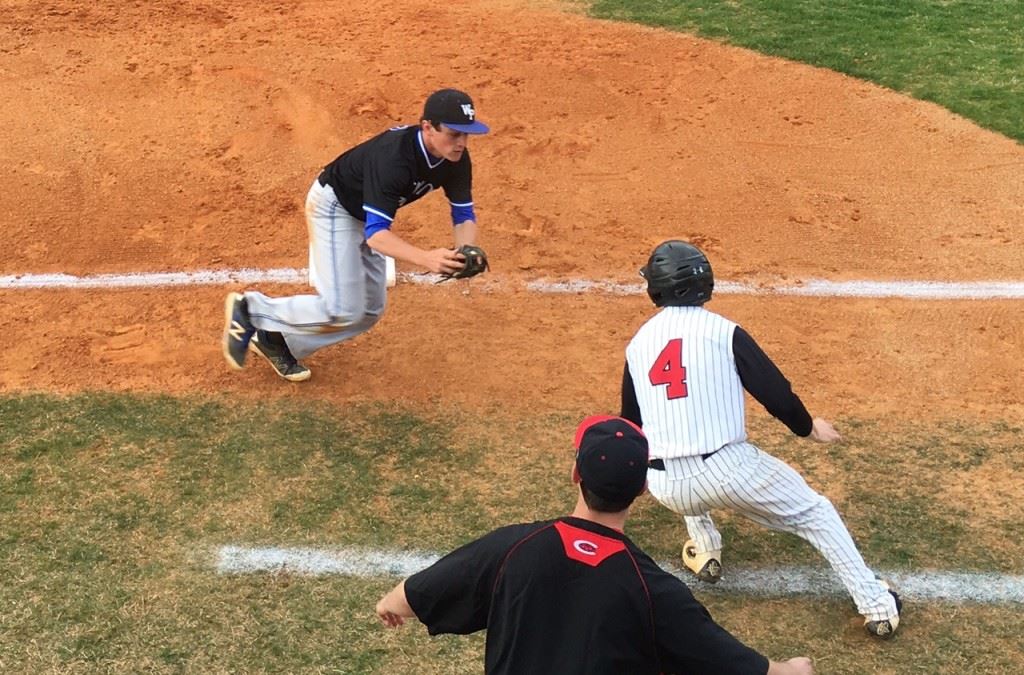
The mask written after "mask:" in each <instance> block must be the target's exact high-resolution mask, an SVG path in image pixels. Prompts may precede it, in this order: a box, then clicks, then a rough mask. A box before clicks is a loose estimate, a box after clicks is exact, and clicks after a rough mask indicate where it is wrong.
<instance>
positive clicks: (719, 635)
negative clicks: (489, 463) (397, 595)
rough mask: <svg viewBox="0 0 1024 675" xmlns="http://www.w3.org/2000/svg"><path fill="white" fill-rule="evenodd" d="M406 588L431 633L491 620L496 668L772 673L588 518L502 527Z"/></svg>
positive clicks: (618, 536) (685, 593)
mask: <svg viewBox="0 0 1024 675" xmlns="http://www.w3.org/2000/svg"><path fill="white" fill-rule="evenodd" d="M405 594H406V598H407V599H408V601H409V605H410V606H411V607H412V609H413V611H414V612H415V613H416V617H417V618H418V619H419V620H420V621H421V622H423V623H424V624H425V625H426V626H427V630H428V631H429V632H430V634H431V635H437V634H439V633H457V634H465V633H472V632H475V631H479V630H484V629H486V630H487V647H486V659H485V660H486V672H487V673H488V674H490V675H499V674H502V675H504V674H507V675H521V674H522V673H559V674H564V675H572V674H574V673H578V674H579V675H584V674H586V675H601V674H607V675H621V674H622V673H632V674H636V675H642V674H645V673H650V674H651V675H656V674H657V673H709V674H710V673H715V674H716V675H722V674H724V675H729V674H733V673H735V674H754V673H756V674H758V675H763V674H764V673H766V672H768V660H767V659H766V658H765V657H764V656H762V655H761V654H759V653H758V652H756V651H754V650H753V649H750V648H749V647H747V646H746V645H744V644H743V643H741V642H740V641H739V640H737V639H736V638H734V637H733V636H732V635H731V634H729V633H728V632H727V631H726V630H725V629H723V628H722V627H720V626H719V625H718V624H716V623H715V622H714V620H713V619H712V618H711V615H710V614H709V613H708V611H707V609H705V608H704V606H703V605H701V604H700V603H699V602H698V601H697V600H696V599H695V598H694V597H693V594H692V593H690V590H689V589H688V588H687V587H686V585H685V584H684V583H683V582H682V581H680V580H679V579H678V578H676V577H675V576H673V575H671V574H669V573H668V572H665V571H664V570H662V569H661V568H660V567H658V565H657V564H656V563H655V562H654V561H653V560H651V558H650V557H648V556H647V555H646V554H645V553H643V552H642V551H641V550H640V549H638V548H637V547H636V546H635V545H634V544H633V542H631V541H630V540H629V538H628V537H626V535H624V534H623V533H621V532H619V531H617V530H613V529H610V528H607V527H604V526H602V525H599V524H597V523H594V522H591V521H588V520H584V519H580V518H573V517H566V518H559V519H557V520H550V521H544V522H538V523H530V524H520V525H511V526H508V527H503V528H500V529H497V530H495V531H493V532H491V533H490V534H487V535H485V536H484V537H481V538H480V539H477V540H476V541H473V542H471V543H469V544H467V545H465V546H463V547H461V548H459V549H457V550H455V551H453V552H452V553H450V554H448V555H447V556H445V557H444V558H442V559H441V560H439V561H438V562H437V563H435V564H434V565H432V566H430V567H428V568H427V569H425V570H423V571H421V572H419V573H417V574H414V575H412V576H411V577H409V578H408V579H407V580H406V582H405Z"/></svg>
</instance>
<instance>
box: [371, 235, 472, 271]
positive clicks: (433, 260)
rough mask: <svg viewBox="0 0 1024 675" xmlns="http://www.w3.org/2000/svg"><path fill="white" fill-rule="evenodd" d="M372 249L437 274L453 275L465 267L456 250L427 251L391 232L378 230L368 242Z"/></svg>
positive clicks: (438, 249)
mask: <svg viewBox="0 0 1024 675" xmlns="http://www.w3.org/2000/svg"><path fill="white" fill-rule="evenodd" d="M366 243H367V244H369V246H370V248H372V249H373V250H374V251H377V252H378V253H382V254H384V255H388V256H391V257H392V258H395V259H397V260H403V261H405V262H408V263H412V264H413V265H419V266H420V267H426V268H427V269H428V270H430V271H431V272H434V273H435V274H452V273H454V272H458V271H459V270H460V269H462V267H463V262H462V260H461V259H460V258H459V256H458V255H457V254H456V253H455V250H454V249H449V248H435V249H431V250H425V249H422V248H419V247H418V246H413V245H412V244H410V243H409V242H407V241H405V240H404V239H402V238H401V237H399V236H398V235H397V234H395V233H394V232H392V231H391V230H378V231H377V232H375V233H374V234H373V235H372V236H371V237H370V238H369V239H367V240H366Z"/></svg>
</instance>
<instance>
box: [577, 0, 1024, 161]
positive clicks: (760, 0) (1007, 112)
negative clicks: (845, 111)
mask: <svg viewBox="0 0 1024 675" xmlns="http://www.w3.org/2000/svg"><path fill="white" fill-rule="evenodd" d="M590 11H591V13H592V14H593V15H594V16H598V17H601V18H609V19H617V20H623V21H635V22H639V23H644V24H648V25H653V26H661V27H665V28H670V29H673V30H679V31H684V32H688V33H694V34H698V35H702V36H705V37H709V38H714V39H718V40H722V41H724V42H728V43H731V44H734V45H738V46H742V47H748V48H750V49H754V50H757V51H759V52H762V53H765V54H771V55H775V56H781V57H785V58H789V59H793V60H796V61H802V62H804V63H809V64H812V65H816V66H821V67H824V68H829V69H832V70H835V71H838V72H841V73H846V74H848V75H852V76H854V77H858V78H861V79H865V80H870V81H873V82H876V83H878V84H881V85H883V86H885V87H888V88H890V89H894V90H896V91H900V92H904V93H906V94H909V95H911V96H914V97H916V98H919V99H922V100H926V101H932V102H934V103H938V104H939V105H942V106H944V107H946V108H948V109H949V110H952V111H953V112H955V113H957V114H960V115H962V116H964V117H967V118H969V119H972V120H975V121H976V122H977V123H978V124H980V125H982V126H984V127H987V128H989V129H994V130H996V131H999V132H1001V133H1003V134H1005V135H1007V136H1009V137H1010V138H1014V139H1016V140H1017V141H1024V76H1022V74H1021V64H1022V63H1024V31H1022V30H1021V26H1024V4H1022V3H1020V2H1014V1H1007V0H993V1H991V2H986V1H982V0H975V1H973V2H946V1H941V0H902V1H901V2H890V1H888V0H856V1H850V0H839V1H836V2H818V1H816V0H789V1H787V2H778V1H777V0H749V1H745V2H735V1H732V0H712V1H705V0H595V1H594V2H592V3H591V5H590Z"/></svg>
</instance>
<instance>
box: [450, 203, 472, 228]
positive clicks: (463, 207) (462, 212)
mask: <svg viewBox="0 0 1024 675" xmlns="http://www.w3.org/2000/svg"><path fill="white" fill-rule="evenodd" d="M467 220H472V221H473V222H474V223H475V222H476V214H475V213H473V205H472V204H452V225H458V224H459V223H464V222H466V221H467Z"/></svg>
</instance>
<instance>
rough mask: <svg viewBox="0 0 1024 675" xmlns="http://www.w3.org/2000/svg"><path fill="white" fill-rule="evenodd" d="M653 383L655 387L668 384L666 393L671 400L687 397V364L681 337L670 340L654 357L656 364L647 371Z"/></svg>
mask: <svg viewBox="0 0 1024 675" xmlns="http://www.w3.org/2000/svg"><path fill="white" fill-rule="evenodd" d="M647 377H648V378H650V380H651V384H652V385H654V386H655V387H660V386H664V385H667V387H666V389H665V395H666V396H668V399H669V400H670V401H671V400H672V399H675V398H686V396H687V395H688V394H689V390H688V389H687V388H686V366H684V365H683V341H682V339H681V338H675V339H674V340H669V341H668V344H667V345H665V348H664V349H662V350H661V353H660V354H658V358H656V359H654V365H653V366H651V370H650V372H648V373H647Z"/></svg>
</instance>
